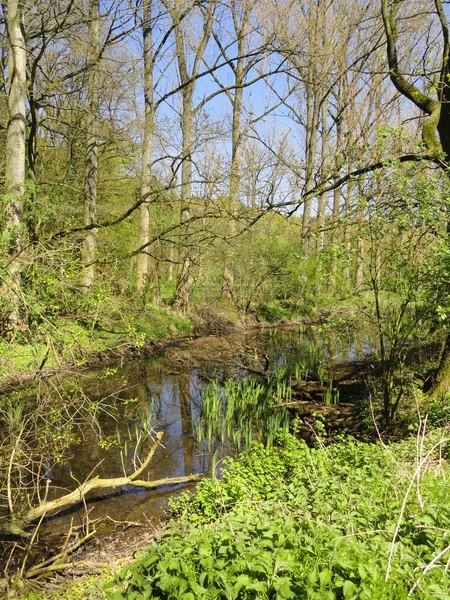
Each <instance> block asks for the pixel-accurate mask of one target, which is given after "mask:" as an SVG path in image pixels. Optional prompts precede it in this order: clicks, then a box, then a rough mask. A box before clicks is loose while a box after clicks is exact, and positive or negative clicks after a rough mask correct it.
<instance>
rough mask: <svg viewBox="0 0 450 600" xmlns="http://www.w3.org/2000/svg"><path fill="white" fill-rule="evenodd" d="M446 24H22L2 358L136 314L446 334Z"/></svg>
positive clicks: (46, 11) (213, 12) (232, 13)
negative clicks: (303, 315) (221, 313)
mask: <svg viewBox="0 0 450 600" xmlns="http://www.w3.org/2000/svg"><path fill="white" fill-rule="evenodd" d="M446 11H447V6H446V3H445V2H441V0H435V1H430V0H423V1H418V2H414V3H412V4H407V3H404V2H400V1H398V0H396V1H395V2H388V1H387V0H383V2H381V3H373V2H363V1H361V2H360V1H358V0H355V1H354V2H347V1H346V2H340V1H329V2H322V1H317V2H310V3H299V2H296V1H290V2H284V1H283V2H265V1H263V2H262V1H258V2H256V1H255V0H248V1H247V0H243V1H240V0H239V1H232V2H218V1H212V2H210V1H208V2H197V1H195V2H178V1H174V2H169V1H165V0H163V1H161V2H150V1H147V0H145V1H144V2H138V3H136V5H133V3H130V2H110V3H108V2H100V1H99V0H92V1H86V2H80V1H77V2H74V1H73V0H67V1H63V2H53V3H50V4H49V3H46V2H39V3H37V2H16V1H10V2H3V3H2V20H1V27H2V37H1V40H2V67H3V68H2V81H1V100H0V101H1V102H2V105H3V108H2V111H1V114H2V123H1V130H0V136H1V143H0V148H1V150H0V152H1V161H0V165H1V166H0V168H1V177H2V179H3V186H4V195H3V196H2V197H3V211H2V224H1V225H2V238H1V240H2V241H1V243H2V246H3V252H2V256H3V258H2V263H1V273H2V276H1V278H2V291H1V317H2V319H1V322H2V334H3V336H5V337H6V338H9V339H11V338H14V337H16V339H17V338H18V335H19V337H20V336H22V339H24V338H27V336H28V338H29V337H30V334H31V335H32V336H33V335H35V334H36V328H38V329H39V328H40V327H41V328H42V327H51V326H52V325H55V324H57V322H58V320H59V319H77V318H80V319H81V315H82V320H84V321H85V322H88V323H92V322H93V321H95V320H96V319H98V315H99V314H100V313H101V311H103V310H105V308H104V307H105V305H107V306H108V310H109V312H110V314H112V313H114V314H115V313H117V315H118V316H120V315H121V313H125V312H126V311H127V310H129V309H130V298H133V302H132V304H133V305H134V306H138V305H139V306H141V307H145V306H147V307H148V306H149V305H154V306H157V305H166V306H172V307H175V308H176V309H177V310H179V311H181V312H185V311H187V310H189V309H190V308H191V307H192V306H195V305H196V304H198V303H199V302H214V301H219V300H222V301H225V302H229V303H233V304H234V305H235V306H236V307H237V308H238V309H240V310H256V309H260V308H262V309H263V312H264V310H265V311H266V313H270V314H273V313H275V315H278V314H279V315H282V314H283V309H284V310H291V311H292V310H299V309H300V311H301V310H302V309H304V308H305V307H308V306H312V305H317V304H318V303H320V302H321V301H325V302H328V301H330V300H333V299H342V298H349V297H352V296H355V294H361V293H364V292H366V291H367V290H369V291H370V292H371V293H374V292H376V293H377V292H383V293H384V292H386V293H392V292H395V294H396V295H397V297H399V298H400V302H401V303H402V302H403V301H404V302H407V303H408V305H409V304H411V303H414V304H415V303H417V302H419V301H420V302H422V305H424V304H426V305H427V306H428V307H430V303H431V304H432V305H433V309H436V310H438V313H436V310H435V314H434V321H435V325H436V323H440V322H443V321H445V317H446V309H447V301H446V290H447V287H448V286H447V283H446V280H447V275H446V272H445V271H446V268H447V267H446V262H447V261H446V255H447V252H448V250H447V240H446V235H447V221H448V214H447V213H448V202H447V193H448V192H447V180H446V177H447V176H446V172H447V154H448V151H449V150H448V144H449V143H450V142H449V128H448V119H449V116H448V110H449V109H448V107H447V102H446V97H447V94H448V93H449V92H448V85H447V79H448V75H447V69H448V67H447V57H448V44H449V39H448V25H447V12H446ZM434 270H437V271H438V272H436V273H435V272H434ZM425 296H426V299H425ZM419 297H420V298H419ZM277 311H278V312H277Z"/></svg>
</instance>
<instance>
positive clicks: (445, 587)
mask: <svg viewBox="0 0 450 600" xmlns="http://www.w3.org/2000/svg"><path fill="white" fill-rule="evenodd" d="M280 441H281V442H282V446H280V447H279V448H272V449H264V448H263V447H261V446H260V445H256V446H255V447H254V448H253V450H252V452H250V454H249V455H248V456H243V457H241V458H240V460H239V461H237V462H228V464H227V468H226V469H225V470H224V473H223V479H222V480H220V481H219V480H212V481H208V480H204V481H203V482H202V483H201V484H200V485H199V489H198V493H197V495H196V496H194V497H193V498H192V499H191V501H189V500H188V498H187V496H186V495H184V496H182V497H181V500H180V501H179V504H178V506H179V508H180V509H181V512H182V514H183V515H184V519H183V521H182V524H181V525H180V524H178V525H173V526H172V527H171V528H170V529H168V530H167V531H166V532H165V533H164V534H163V536H162V538H161V540H159V541H158V542H157V543H155V544H153V545H152V546H150V547H149V548H147V549H145V550H144V551H143V553H142V554H141V555H140V556H139V557H138V558H137V560H136V561H135V562H134V563H133V564H132V565H130V566H128V567H126V568H124V569H123V570H122V571H121V573H119V575H118V576H117V577H116V579H115V581H114V582H113V583H111V584H110V585H109V586H108V588H107V590H108V597H109V598H111V600H120V599H121V598H127V599H128V600H132V599H133V598H164V599H176V598H193V599H196V598H205V599H216V598H217V599H219V598H220V599H222V598H223V599H226V598H233V599H248V598H255V599H256V598H280V599H281V598H310V599H317V600H319V599H324V598H333V599H346V598H348V599H351V598H354V599H359V598H361V599H366V598H373V599H378V600H388V599H392V600H400V599H406V597H407V596H408V593H411V596H410V597H412V598H423V599H425V598H430V597H439V598H445V597H448V595H449V594H450V577H449V576H448V574H447V569H446V568H445V565H446V563H447V559H448V550H447V551H446V550H445V548H446V547H447V546H448V536H449V531H450V511H449V510H448V509H447V503H446V501H445V497H446V495H447V493H448V489H447V484H446V483H445V482H446V477H448V474H449V469H448V466H447V464H446V463H441V464H440V468H439V469H438V470H436V469H434V467H433V464H434V463H433V461H432V459H433V458H434V453H432V452H431V453H430V456H429V457H428V458H427V460H424V458H425V455H426V452H427V451H428V450H429V449H430V448H432V447H433V444H435V443H436V442H437V441H438V438H436V437H435V438H429V439H428V438H425V439H422V440H421V441H420V444H419V446H420V447H421V448H422V450H421V452H423V454H420V460H419V457H418V456H417V454H416V450H417V447H418V445H417V443H416V441H415V440H412V441H411V442H406V443H403V444H399V445H395V446H392V447H390V448H388V449H387V450H385V449H383V448H382V447H380V446H378V445H364V444H360V443H356V442H354V441H352V440H347V441H345V442H342V443H339V444H336V445H334V446H331V447H328V448H327V449H317V448H316V449H310V448H307V447H306V446H305V445H304V444H303V443H301V442H297V441H296V440H294V439H293V438H292V437H290V436H287V435H284V436H283V438H282V440H280ZM439 448H441V445H440V444H439V443H438V445H437V453H439ZM398 461H401V462H398ZM419 465H420V466H419ZM418 473H419V475H418ZM218 516H221V518H219V519H218V520H215V519H217V517H218ZM198 523H200V524H198ZM441 551H442V555H441V557H440V558H439V556H438V555H439V553H440V552H441ZM432 563H433V566H434V568H431V567H430V565H431V564H432Z"/></svg>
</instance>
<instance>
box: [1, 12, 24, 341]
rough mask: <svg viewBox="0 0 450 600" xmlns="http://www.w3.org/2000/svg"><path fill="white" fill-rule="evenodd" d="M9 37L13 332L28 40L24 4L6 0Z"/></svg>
mask: <svg viewBox="0 0 450 600" xmlns="http://www.w3.org/2000/svg"><path fill="white" fill-rule="evenodd" d="M2 9H3V13H4V15H5V17H6V31H7V39H8V116H9V120H8V128H7V138H6V168H5V197H4V198H5V199H4V214H5V227H4V234H5V237H6V245H7V256H8V264H7V267H6V274H5V279H4V287H5V299H6V303H7V306H6V312H5V317H4V329H5V331H6V332H7V333H9V334H11V333H13V332H14V331H15V330H17V328H18V327H19V325H20V320H21V318H20V310H19V308H20V302H19V299H20V283H21V253H22V252H23V250H24V245H25V231H24V226H23V211H24V197H25V151H26V140H25V134H26V132H25V129H26V108H25V105H26V96H27V81H26V64H27V63H26V42H25V32H24V5H23V3H22V2H19V1H18V0H8V2H7V3H2Z"/></svg>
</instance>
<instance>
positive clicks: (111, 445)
mask: <svg viewBox="0 0 450 600" xmlns="http://www.w3.org/2000/svg"><path fill="white" fill-rule="evenodd" d="M372 348H373V346H372V345H371V344H370V342H369V340H368V339H362V340H361V339H360V340H357V341H355V340H354V339H348V340H347V339H345V340H342V339H340V340H338V341H337V340H336V339H331V340H330V339H328V340H327V341H325V340H324V339H323V338H322V337H320V335H318V334H317V331H316V330H314V329H311V330H306V331H305V330H300V331H299V329H298V328H295V329H290V330H284V331H279V330H262V331H261V330H258V331H252V332H247V333H246V334H234V335H230V336H226V337H224V338H215V337H209V338H202V339H198V340H195V341H192V342H186V343H184V344H182V345H181V346H179V347H177V348H176V349H174V348H172V349H169V350H167V351H165V352H163V353H161V355H159V356H157V357H154V358H152V359H151V360H146V361H133V362H131V363H130V364H126V365H122V366H121V367H120V368H118V369H113V370H111V369H108V370H107V371H104V372H97V373H96V374H93V375H91V376H90V377H86V379H85V381H84V383H83V388H84V389H83V393H84V394H85V395H86V396H87V397H88V399H90V400H92V401H93V406H94V402H100V404H101V406H102V410H98V411H97V410H96V411H93V413H92V417H91V418H89V419H87V420H84V422H82V423H79V433H80V439H81V441H80V443H79V444H78V445H76V446H74V447H73V448H72V450H71V455H70V457H69V458H68V460H67V461H66V462H65V463H64V464H61V465H59V466H57V467H54V468H52V470H51V473H49V477H51V479H52V488H53V489H54V490H56V489H61V488H63V489H66V490H67V489H73V488H74V487H76V482H82V481H85V480H86V479H87V478H88V477H90V476H92V475H98V476H100V477H105V478H112V477H119V476H122V475H123V472H124V468H125V470H126V471H127V472H128V473H131V472H132V471H133V464H136V463H134V462H133V461H134V460H135V459H136V458H137V459H138V461H137V464H139V459H142V458H143V457H145V454H146V452H147V451H148V449H149V447H150V445H151V440H150V439H148V440H147V441H144V442H143V444H141V445H140V446H139V449H138V453H137V455H136V454H135V441H136V439H137V438H139V437H142V436H143V435H144V434H145V433H146V432H147V431H149V430H153V431H163V432H164V438H163V446H162V447H160V448H158V450H157V452H156V454H155V456H154V458H153V461H152V463H151V465H150V468H149V471H148V473H147V474H146V475H145V477H146V478H147V479H149V480H157V479H163V478H166V477H180V476H185V475H190V474H192V473H207V472H208V471H209V468H210V456H209V455H208V453H207V452H206V451H204V450H203V449H202V448H201V447H199V446H198V445H197V444H196V442H195V439H194V431H195V426H194V424H195V420H196V419H198V418H199V416H200V414H201V407H202V395H203V393H204V391H205V389H206V386H207V385H208V382H210V381H211V380H212V379H213V378H215V379H216V380H217V379H218V380H219V381H220V380H223V379H224V378H225V377H235V378H240V379H242V378H246V377H249V376H255V372H256V371H261V372H263V371H264V370H265V369H268V371H269V372H270V371H271V370H273V369H274V368H286V369H290V370H294V368H295V365H296V364H302V365H303V367H305V368H307V369H312V368H313V366H314V365H313V363H314V361H317V357H318V356H319V357H321V360H323V361H324V364H326V365H328V367H329V368H331V367H332V365H335V364H337V363H342V362H351V361H355V360H359V359H361V358H364V356H366V355H368V354H370V353H371V351H372ZM113 406H114V411H113V410H112V407H113ZM117 436H119V438H120V441H121V446H122V450H120V449H119V447H118V446H117V445H116V443H115V441H116V440H117ZM180 487H181V486H178V487H176V488H174V487H170V486H163V487H161V488H158V489H156V490H152V491H147V490H143V489H142V488H141V489H139V488H137V489H136V488H131V487H130V488H129V489H122V490H113V489H109V490H106V491H104V492H102V493H100V495H99V493H97V495H96V497H95V498H93V499H91V500H90V502H89V503H88V509H89V511H90V512H89V516H90V518H91V519H96V518H99V517H102V516H104V515H108V516H110V517H112V518H114V519H115V520H126V521H140V522H142V521H143V520H149V521H151V522H155V523H156V522H158V521H159V519H160V518H161V515H162V513H163V511H164V510H165V509H166V507H167V502H168V498H169V497H171V496H173V494H174V493H177V491H179V490H180ZM59 493H61V492H59ZM76 514H77V517H76V518H78V519H79V520H80V522H81V520H82V518H83V516H84V514H85V510H84V508H83V507H81V508H80V511H79V512H78V513H76ZM73 515H74V513H73V511H72V513H71V515H70V518H72V517H73ZM68 518H69V517H68V516H67V515H62V516H60V517H57V518H53V519H52V520H51V522H49V523H47V524H46V525H45V526H44V527H51V528H52V531H55V528H56V529H58V528H61V530H64V529H66V528H67V519H68ZM44 532H45V528H44Z"/></svg>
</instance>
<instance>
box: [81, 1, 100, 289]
mask: <svg viewBox="0 0 450 600" xmlns="http://www.w3.org/2000/svg"><path fill="white" fill-rule="evenodd" d="M100 51H101V48H100V2H99V0H90V2H89V34H88V64H89V76H88V90H87V116H86V176H85V194H86V196H85V201H84V224H85V225H86V226H87V227H90V226H92V225H94V224H95V222H96V220H97V183H98V95H99V89H98V87H99V72H98V71H99V60H100ZM95 249H96V241H95V230H94V229H91V230H89V231H88V232H87V233H86V235H85V238H84V241H83V267H84V273H83V278H82V282H81V290H82V292H83V293H84V294H88V293H89V292H90V290H91V287H92V284H93V283H94V278H95Z"/></svg>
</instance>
